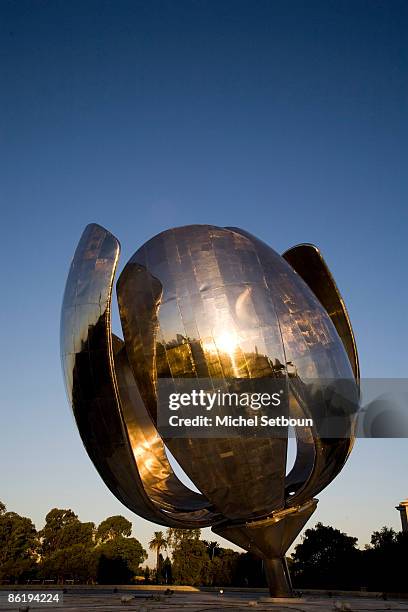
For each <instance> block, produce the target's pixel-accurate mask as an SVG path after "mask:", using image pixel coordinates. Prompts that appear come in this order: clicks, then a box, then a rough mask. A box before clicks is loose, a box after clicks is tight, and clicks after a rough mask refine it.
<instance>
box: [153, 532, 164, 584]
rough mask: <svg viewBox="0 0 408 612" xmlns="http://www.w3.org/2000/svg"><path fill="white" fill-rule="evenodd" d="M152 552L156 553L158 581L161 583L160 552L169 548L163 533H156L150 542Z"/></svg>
mask: <svg viewBox="0 0 408 612" xmlns="http://www.w3.org/2000/svg"><path fill="white" fill-rule="evenodd" d="M149 548H150V550H155V551H156V580H157V582H159V574H160V551H161V550H162V549H164V548H167V540H166V538H165V537H164V535H163V532H162V531H155V532H154V535H153V538H152V539H151V540H150V542H149Z"/></svg>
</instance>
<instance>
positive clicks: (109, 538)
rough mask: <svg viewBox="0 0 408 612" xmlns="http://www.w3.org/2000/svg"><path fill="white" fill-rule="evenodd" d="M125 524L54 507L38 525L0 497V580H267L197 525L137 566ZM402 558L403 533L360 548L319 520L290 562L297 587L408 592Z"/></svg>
mask: <svg viewBox="0 0 408 612" xmlns="http://www.w3.org/2000/svg"><path fill="white" fill-rule="evenodd" d="M131 531H132V525H131V523H130V521H128V520H127V519H125V518H124V517H123V516H112V517H109V518H107V519H105V520H104V521H102V523H101V524H100V525H98V526H96V525H95V524H94V523H91V522H89V523H82V522H81V521H80V520H79V519H78V516H77V515H76V514H75V513H74V512H73V511H72V510H64V509H59V508H54V509H53V510H51V511H50V512H49V513H48V514H47V516H46V521H45V525H44V528H43V529H41V531H38V532H37V531H36V529H35V527H34V525H33V523H32V521H31V520H30V519H29V518H26V517H22V516H19V515H18V514H16V513H15V512H7V511H6V508H5V506H4V504H2V503H1V502H0V582H3V583H25V582H28V581H30V582H32V581H40V582H43V581H47V580H50V581H55V582H58V583H65V582H67V581H74V582H77V583H89V584H94V583H98V584H131V583H132V582H135V581H136V580H138V581H139V582H140V581H142V582H144V583H146V584H168V585H172V584H185V585H192V586H220V587H221V586H223V587H228V586H236V587H255V588H257V587H265V586H266V580H265V576H264V572H263V564H262V560H260V559H259V558H257V557H256V556H254V555H252V554H250V553H240V552H237V551H233V550H230V549H228V548H222V547H221V546H220V545H219V544H218V542H215V541H211V542H209V541H206V540H202V539H201V532H200V530H199V529H190V530H185V529H167V531H166V532H165V533H164V532H162V531H156V532H155V533H154V536H153V538H152V540H151V541H150V542H149V548H150V549H151V550H153V551H155V553H156V567H155V569H154V570H151V569H149V568H148V567H144V568H142V564H143V563H144V561H145V560H146V558H147V553H146V551H145V550H144V549H143V547H142V545H141V544H140V542H139V541H138V540H137V539H136V538H133V537H131ZM165 555H166V556H165ZM407 558H408V534H406V533H402V532H398V533H397V532H395V531H394V530H393V529H389V528H387V527H383V528H382V529H381V530H380V531H376V532H374V533H373V534H372V536H371V543H370V544H369V545H367V546H366V547H365V548H364V549H363V550H360V549H359V548H357V538H354V537H351V536H349V535H347V534H345V533H342V532H341V531H339V530H338V529H334V528H333V527H329V526H325V525H322V524H321V523H318V524H317V525H316V526H315V527H314V528H313V529H307V530H306V531H305V534H304V536H303V538H302V541H301V543H300V544H298V545H297V546H296V548H295V551H294V553H293V554H292V556H291V558H288V563H289V566H290V569H291V574H292V579H293V583H294V587H295V588H296V589H298V590H302V589H307V588H308V589H313V588H315V589H326V590H331V589H332V590H334V589H351V590H359V589H361V588H363V589H367V590H369V591H381V592H393V593H397V592H399V593H402V592H407V591H408V581H407V577H406V560H407Z"/></svg>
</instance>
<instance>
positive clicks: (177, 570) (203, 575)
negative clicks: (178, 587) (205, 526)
mask: <svg viewBox="0 0 408 612" xmlns="http://www.w3.org/2000/svg"><path fill="white" fill-rule="evenodd" d="M172 570H173V578H174V581H175V582H176V584H186V585H191V586H199V585H201V584H206V583H207V582H208V576H209V572H210V559H209V558H208V554H207V549H206V546H205V544H204V542H202V541H201V540H199V539H198V538H195V537H193V538H184V539H181V540H180V541H179V543H178V544H177V545H176V546H175V547H174V548H173V564H172Z"/></svg>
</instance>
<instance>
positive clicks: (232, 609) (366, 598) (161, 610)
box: [0, 586, 408, 612]
mask: <svg viewBox="0 0 408 612" xmlns="http://www.w3.org/2000/svg"><path fill="white" fill-rule="evenodd" d="M29 588H30V587H25V588H24V587H23V588H21V589H20V588H18V592H20V593H23V592H24V591H25V592H28V589H29ZM54 589H55V587H54ZM54 589H52V590H54ZM31 590H32V591H34V590H35V591H36V592H38V591H40V589H39V588H38V587H37V588H36V589H31ZM43 590H44V589H43ZM46 590H47V592H50V591H51V589H46ZM8 591H11V588H10V587H9V588H8V589H7V588H5V587H2V589H1V590H0V610H8V611H11V610H14V611H15V610H21V611H23V610H24V612H25V611H26V609H27V608H26V606H27V604H23V603H20V604H18V605H14V606H10V604H8V603H7V602H6V601H5V594H6V593H7V592H8ZM65 591H66V592H65V593H64V594H63V598H64V602H63V605H58V606H57V605H55V604H42V605H40V604H30V606H29V612H32V611H34V610H49V611H52V612H58V611H62V610H63V611H64V612H92V611H95V612H97V611H99V612H110V611H111V610H112V611H114V610H123V611H125V610H127V611H128V612H136V611H138V612H165V611H168V612H170V611H173V612H178V610H184V611H185V612H217V611H218V610H220V611H222V610H228V611H229V612H241V611H244V610H258V611H259V612H267V611H268V610H274V611H275V612H289V611H290V610H293V612H326V611H331V610H333V611H342V610H343V611H348V612H370V611H373V612H374V611H377V612H383V611H386V610H394V611H397V610H401V611H406V612H408V599H403V598H400V599H398V598H395V599H394V598H390V599H383V598H382V597H381V596H380V594H368V593H367V594H350V593H349V594H346V593H333V594H332V595H331V596H329V595H327V594H324V593H316V592H313V593H312V592H311V593H305V594H304V595H303V597H302V599H301V601H299V600H296V601H293V603H289V602H283V603H269V602H263V601H262V598H264V597H267V596H268V593H267V592H266V590H265V589H260V590H258V591H257V590H229V589H225V590H224V593H223V594H220V593H218V592H217V591H204V590H201V591H199V590H197V589H188V590H187V589H183V588H181V589H180V588H179V589H174V591H173V593H172V594H171V595H170V596H168V595H166V594H165V590H163V589H162V590H158V589H157V588H155V587H151V588H150V589H149V588H141V587H139V588H135V587H122V586H121V587H117V589H115V588H114V587H108V586H107V587H102V586H99V587H76V586H73V587H70V588H66V589H65Z"/></svg>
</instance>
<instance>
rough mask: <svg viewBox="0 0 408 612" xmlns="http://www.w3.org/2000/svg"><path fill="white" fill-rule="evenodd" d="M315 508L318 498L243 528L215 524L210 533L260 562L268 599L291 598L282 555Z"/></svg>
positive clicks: (288, 576)
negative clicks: (220, 537) (251, 554)
mask: <svg viewBox="0 0 408 612" xmlns="http://www.w3.org/2000/svg"><path fill="white" fill-rule="evenodd" d="M316 506H317V499H311V500H310V501H308V502H306V503H305V504H303V505H302V506H296V507H292V508H285V509H284V510H280V511H279V512H275V513H273V514H272V515H271V516H270V517H268V518H266V519H263V520H258V521H252V522H248V523H244V524H242V525H235V524H232V523H229V524H228V523H226V524H223V525H216V526H215V527H212V531H213V532H214V533H216V534H218V535H220V536H222V537H223V538H225V539H227V540H229V541H230V542H234V544H237V546H240V547H241V548H243V549H244V550H248V551H250V552H252V553H253V554H255V555H258V556H259V557H261V559H263V562H264V569H265V573H266V578H267V580H268V585H269V592H270V594H271V597H293V596H294V595H293V590H292V582H291V580H290V574H289V568H288V565H287V563H286V559H285V553H286V551H287V550H288V548H289V547H290V546H291V544H292V543H293V541H294V540H295V538H296V536H297V534H298V533H299V532H300V531H301V530H302V529H303V527H304V526H305V524H306V523H307V521H308V519H309V518H310V517H311V515H312V514H313V512H314V511H315V509H316Z"/></svg>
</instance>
